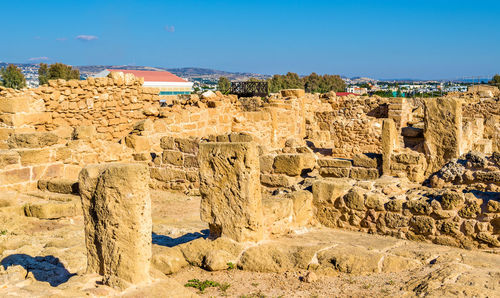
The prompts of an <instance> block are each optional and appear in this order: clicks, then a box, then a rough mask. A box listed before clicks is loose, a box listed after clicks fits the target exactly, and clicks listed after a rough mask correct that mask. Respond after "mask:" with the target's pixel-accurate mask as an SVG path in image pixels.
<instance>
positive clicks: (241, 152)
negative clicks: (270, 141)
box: [198, 142, 264, 241]
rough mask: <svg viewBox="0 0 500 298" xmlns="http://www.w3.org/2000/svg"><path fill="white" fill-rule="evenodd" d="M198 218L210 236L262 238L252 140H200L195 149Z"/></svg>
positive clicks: (255, 155)
mask: <svg viewBox="0 0 500 298" xmlns="http://www.w3.org/2000/svg"><path fill="white" fill-rule="evenodd" d="M198 158H199V164H200V193H201V219H202V220H203V221H205V222H207V223H208V224H209V227H210V235H211V236H212V237H218V236H226V237H229V238H231V239H233V240H236V241H259V240H261V239H262V238H263V233H264V232H263V231H264V228H263V215H262V214H263V213H262V198H261V186H260V165H259V156H258V151H257V148H256V146H255V144H254V143H253V142H245V143H240V142H237V143H230V142H222V143H215V142H214V143H202V144H200V151H199V155H198Z"/></svg>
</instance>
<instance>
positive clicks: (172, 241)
mask: <svg viewBox="0 0 500 298" xmlns="http://www.w3.org/2000/svg"><path fill="white" fill-rule="evenodd" d="M200 232H201V233H199V232H196V233H187V234H184V235H182V236H181V237H178V238H172V237H169V236H165V235H158V234H155V233H153V235H152V237H153V244H156V245H161V246H167V247H174V246H176V245H179V244H183V243H187V242H190V241H193V240H195V239H198V238H208V235H209V234H210V231H209V230H208V229H206V230H202V231H200Z"/></svg>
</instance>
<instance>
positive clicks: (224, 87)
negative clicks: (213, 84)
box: [217, 77, 231, 94]
mask: <svg viewBox="0 0 500 298" xmlns="http://www.w3.org/2000/svg"><path fill="white" fill-rule="evenodd" d="M217 89H218V90H219V91H220V92H221V93H222V94H228V93H229V90H230V89H231V81H229V79H228V78H226V77H220V78H219V82H218V83H217Z"/></svg>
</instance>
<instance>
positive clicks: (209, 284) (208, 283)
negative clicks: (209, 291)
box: [184, 279, 231, 293]
mask: <svg viewBox="0 0 500 298" xmlns="http://www.w3.org/2000/svg"><path fill="white" fill-rule="evenodd" d="M184 286H185V287H188V288H195V289H197V290H198V291H200V293H203V291H205V289H206V288H219V290H220V291H221V292H223V293H225V292H226V291H227V289H229V287H230V286H231V285H230V284H228V283H222V284H220V283H218V282H216V281H213V280H205V281H200V280H199V279H190V280H188V282H187V283H186V284H185V285H184Z"/></svg>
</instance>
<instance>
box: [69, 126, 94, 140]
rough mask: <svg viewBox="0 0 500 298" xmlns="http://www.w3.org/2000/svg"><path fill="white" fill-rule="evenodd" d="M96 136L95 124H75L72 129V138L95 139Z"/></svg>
mask: <svg viewBox="0 0 500 298" xmlns="http://www.w3.org/2000/svg"><path fill="white" fill-rule="evenodd" d="M96 137H97V131H96V129H95V126H92V125H87V126H77V127H75V128H74V130H73V134H72V138H73V140H87V141H90V140H95V139H96Z"/></svg>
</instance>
